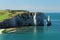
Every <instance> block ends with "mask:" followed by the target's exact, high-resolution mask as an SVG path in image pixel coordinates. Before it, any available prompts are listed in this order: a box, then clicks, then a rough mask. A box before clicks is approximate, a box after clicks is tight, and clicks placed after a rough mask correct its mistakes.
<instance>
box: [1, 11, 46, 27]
mask: <svg viewBox="0 0 60 40" xmlns="http://www.w3.org/2000/svg"><path fill="white" fill-rule="evenodd" d="M9 11H10V10H9ZM11 11H12V10H11ZM12 13H13V14H12ZM34 14H35V12H29V11H24V12H22V11H19V10H13V12H11V14H10V15H9V16H8V18H7V19H5V20H4V21H2V22H0V28H12V27H21V26H34V20H33V16H34ZM45 18H46V16H45V15H44V13H41V12H36V20H37V23H36V24H37V26H43V25H44V19H45Z"/></svg>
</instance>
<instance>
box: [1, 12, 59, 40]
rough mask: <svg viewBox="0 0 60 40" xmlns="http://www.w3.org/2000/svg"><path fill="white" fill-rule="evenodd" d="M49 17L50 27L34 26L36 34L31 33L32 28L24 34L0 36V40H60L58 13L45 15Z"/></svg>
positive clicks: (16, 33)
mask: <svg viewBox="0 0 60 40" xmlns="http://www.w3.org/2000/svg"><path fill="white" fill-rule="evenodd" d="M45 15H46V16H48V15H49V16H50V17H51V23H52V25H51V26H46V25H45V26H36V27H37V29H36V31H37V32H33V29H34V27H33V26H32V28H31V29H29V30H28V31H26V32H22V33H21V32H20V31H16V32H14V33H8V34H7V33H6V34H0V40H60V13H45Z"/></svg>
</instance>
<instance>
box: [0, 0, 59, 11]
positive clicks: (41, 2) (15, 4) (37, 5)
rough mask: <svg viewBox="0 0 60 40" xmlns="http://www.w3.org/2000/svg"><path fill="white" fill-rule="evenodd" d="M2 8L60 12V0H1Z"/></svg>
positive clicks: (0, 7) (0, 5)
mask: <svg viewBox="0 0 60 40" xmlns="http://www.w3.org/2000/svg"><path fill="white" fill-rule="evenodd" d="M0 9H2V10H3V9H19V10H29V11H41V12H60V0H0Z"/></svg>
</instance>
